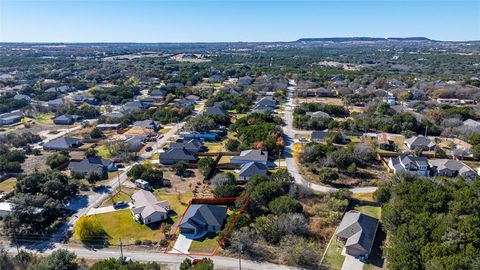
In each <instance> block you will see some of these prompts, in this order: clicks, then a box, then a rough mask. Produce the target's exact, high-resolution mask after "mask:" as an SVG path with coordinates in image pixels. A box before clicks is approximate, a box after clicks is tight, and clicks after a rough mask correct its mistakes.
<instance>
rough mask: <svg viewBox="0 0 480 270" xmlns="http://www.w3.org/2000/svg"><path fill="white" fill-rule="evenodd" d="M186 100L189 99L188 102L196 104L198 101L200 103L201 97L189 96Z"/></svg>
mask: <svg viewBox="0 0 480 270" xmlns="http://www.w3.org/2000/svg"><path fill="white" fill-rule="evenodd" d="M185 99H188V100H191V101H193V102H195V103H197V102H198V101H200V97H199V96H195V95H188V96H186V97H185Z"/></svg>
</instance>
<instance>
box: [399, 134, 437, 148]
mask: <svg viewBox="0 0 480 270" xmlns="http://www.w3.org/2000/svg"><path fill="white" fill-rule="evenodd" d="M405 143H407V144H408V145H410V146H427V147H433V146H435V143H434V142H432V141H431V140H430V139H429V138H427V137H425V136H422V135H420V136H415V137H411V138H409V139H406V140H405Z"/></svg>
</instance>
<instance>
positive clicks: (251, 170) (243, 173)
mask: <svg viewBox="0 0 480 270" xmlns="http://www.w3.org/2000/svg"><path fill="white" fill-rule="evenodd" d="M257 174H262V175H266V174H267V166H265V165H264V164H262V163H259V162H255V161H252V162H248V163H245V164H243V165H242V167H241V168H240V172H239V174H238V175H239V176H240V177H250V176H254V175H257Z"/></svg>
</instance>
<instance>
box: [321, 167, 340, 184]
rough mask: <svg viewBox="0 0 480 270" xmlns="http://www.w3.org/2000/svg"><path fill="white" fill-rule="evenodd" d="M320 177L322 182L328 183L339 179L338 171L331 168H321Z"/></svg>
mask: <svg viewBox="0 0 480 270" xmlns="http://www.w3.org/2000/svg"><path fill="white" fill-rule="evenodd" d="M318 177H320V180H321V181H322V183H328V182H331V181H334V180H337V179H338V173H337V172H336V171H334V170H333V169H331V168H321V169H320V170H319V172H318Z"/></svg>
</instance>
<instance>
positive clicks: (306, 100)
mask: <svg viewBox="0 0 480 270" xmlns="http://www.w3.org/2000/svg"><path fill="white" fill-rule="evenodd" d="M311 102H315V103H322V104H329V105H338V106H343V105H344V103H343V100H342V99H341V98H334V97H312V98H295V99H294V100H293V104H301V103H311Z"/></svg>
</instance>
